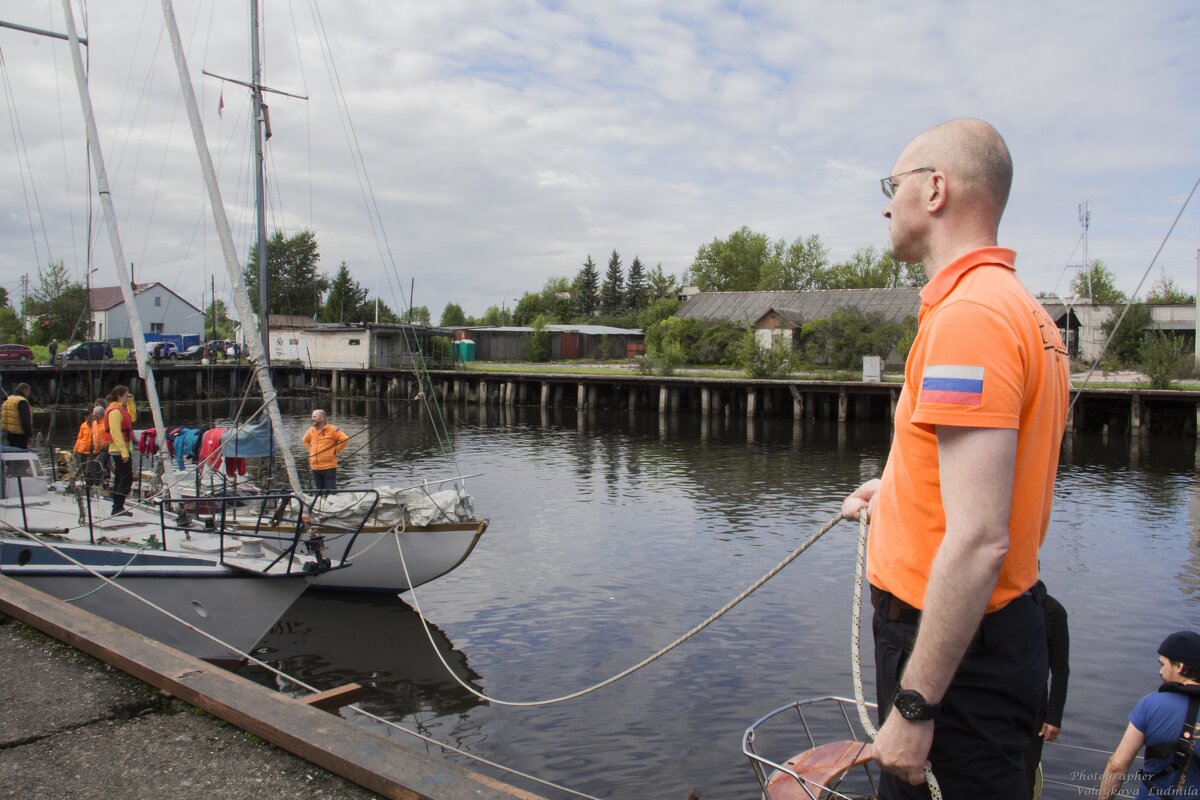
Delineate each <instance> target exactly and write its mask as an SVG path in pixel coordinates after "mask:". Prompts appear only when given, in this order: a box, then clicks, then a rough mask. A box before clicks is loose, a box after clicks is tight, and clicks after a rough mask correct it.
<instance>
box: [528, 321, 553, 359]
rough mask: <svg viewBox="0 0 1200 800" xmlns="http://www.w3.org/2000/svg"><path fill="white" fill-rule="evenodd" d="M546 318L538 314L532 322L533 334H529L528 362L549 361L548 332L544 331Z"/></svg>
mask: <svg viewBox="0 0 1200 800" xmlns="http://www.w3.org/2000/svg"><path fill="white" fill-rule="evenodd" d="M546 324H547V323H546V316H545V315H544V314H539V315H538V316H537V317H535V318H534V320H533V332H532V333H530V334H529V360H530V361H536V362H540V361H549V360H550V331H548V330H546Z"/></svg>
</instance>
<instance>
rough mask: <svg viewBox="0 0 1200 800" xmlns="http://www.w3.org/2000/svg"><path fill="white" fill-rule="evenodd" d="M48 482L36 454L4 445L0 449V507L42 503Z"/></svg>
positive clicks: (44, 500)
mask: <svg viewBox="0 0 1200 800" xmlns="http://www.w3.org/2000/svg"><path fill="white" fill-rule="evenodd" d="M49 486H50V480H49V478H48V477H47V475H46V470H45V469H44V468H43V467H42V462H41V461H40V460H39V459H38V457H37V453H34V452H32V451H30V450H21V449H19V448H15V447H8V446H7V445H5V446H4V447H3V448H0V505H2V506H5V507H14V506H20V505H21V502H22V498H24V501H25V502H26V503H31V502H32V503H44V502H46V497H47V495H48V494H49Z"/></svg>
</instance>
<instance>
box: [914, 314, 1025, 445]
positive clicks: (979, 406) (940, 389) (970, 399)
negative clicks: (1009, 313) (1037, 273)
mask: <svg viewBox="0 0 1200 800" xmlns="http://www.w3.org/2000/svg"><path fill="white" fill-rule="evenodd" d="M919 335H920V338H921V339H922V340H923V341H922V346H921V353H922V356H923V365H924V366H923V373H922V374H921V375H917V376H914V377H915V380H917V381H919V384H918V386H916V387H914V388H916V389H917V400H916V405H915V407H914V409H913V414H912V421H913V423H914V424H916V425H921V426H926V427H934V426H937V425H954V426H962V427H970V428H1016V427H1017V426H1018V423H1019V421H1020V415H1021V403H1022V392H1023V390H1024V386H1025V377H1024V368H1023V366H1022V363H1023V361H1024V359H1023V358H1022V354H1021V342H1020V340H1019V339H1018V337H1017V336H1016V334H1015V332H1014V331H1013V329H1012V327H1011V326H1010V325H1009V323H1008V322H1007V320H1005V319H1004V318H1003V317H1001V316H1000V315H999V314H997V313H996V312H995V311H993V310H992V309H989V308H986V307H984V306H981V305H979V304H978V303H974V302H972V301H970V300H958V301H954V302H951V303H949V304H947V305H946V306H944V307H942V308H939V309H937V310H936V311H935V312H934V313H933V314H932V316H931V317H930V318H929V320H928V321H927V322H926V323H925V330H922V331H920V334H919Z"/></svg>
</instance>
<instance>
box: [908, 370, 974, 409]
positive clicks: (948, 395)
mask: <svg viewBox="0 0 1200 800" xmlns="http://www.w3.org/2000/svg"><path fill="white" fill-rule="evenodd" d="M921 402H922V403H944V404H947V405H956V406H977V405H981V404H982V403H983V367H966V366H959V365H953V364H940V365H937V366H928V367H925V374H924V375H923V376H922V378H921Z"/></svg>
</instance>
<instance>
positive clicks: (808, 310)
mask: <svg viewBox="0 0 1200 800" xmlns="http://www.w3.org/2000/svg"><path fill="white" fill-rule="evenodd" d="M920 307H921V290H920V289H907V288H905V289H823V290H819V291H813V292H791V291H774V292H701V293H700V294H697V295H693V296H692V297H691V298H690V299H689V300H688V301H687V302H686V303H684V304H683V307H682V308H680V309H679V311H677V312H676V313H675V316H677V317H681V318H683V319H699V320H703V321H705V322H732V323H734V324H737V325H746V326H751V325H753V324H754V323H756V322H757V321H758V320H760V319H761V318H762V316H763V314H766V313H767V312H768V311H770V310H771V309H775V310H776V311H777V312H778V313H779V315H780V316H781V317H783V318H784V319H787V320H788V321H793V320H801V321H803V322H811V321H812V320H815V319H824V318H826V317H828V316H829V315H830V314H832V313H833V312H834V311H839V310H841V309H843V308H857V309H859V310H860V311H862V312H863V313H864V314H880V315H881V316H883V318H884V319H885V320H887V321H888V322H903V321H904V319H905V318H906V317H915V316H916V315H917V311H918V310H919V309H920Z"/></svg>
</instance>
